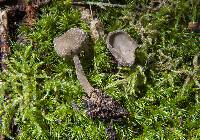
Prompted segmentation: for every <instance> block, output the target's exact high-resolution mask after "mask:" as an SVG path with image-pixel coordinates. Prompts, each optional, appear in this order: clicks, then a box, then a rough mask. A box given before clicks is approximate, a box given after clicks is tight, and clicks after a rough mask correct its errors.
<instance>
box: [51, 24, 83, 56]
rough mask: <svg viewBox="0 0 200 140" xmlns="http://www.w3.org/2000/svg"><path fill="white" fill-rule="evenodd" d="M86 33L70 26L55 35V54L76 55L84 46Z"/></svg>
mask: <svg viewBox="0 0 200 140" xmlns="http://www.w3.org/2000/svg"><path fill="white" fill-rule="evenodd" d="M86 41H87V34H86V33H85V32H84V31H83V30H81V29H79V28H72V29H70V30H68V31H67V32H65V33H64V34H62V35H61V36H59V37H56V38H55V39H54V41H53V43H54V48H55V50H56V52H57V54H58V55H59V56H61V57H70V56H73V55H77V54H78V53H79V52H80V51H81V50H83V49H84V47H85V46H86V45H85V43H86Z"/></svg>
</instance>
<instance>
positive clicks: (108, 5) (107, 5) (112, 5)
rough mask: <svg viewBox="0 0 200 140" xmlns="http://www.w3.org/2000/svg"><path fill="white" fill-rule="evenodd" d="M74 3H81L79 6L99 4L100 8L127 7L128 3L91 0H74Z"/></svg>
mask: <svg viewBox="0 0 200 140" xmlns="http://www.w3.org/2000/svg"><path fill="white" fill-rule="evenodd" d="M72 4H73V5H79V6H85V5H89V6H98V7H100V8H103V9H105V7H120V8H126V7H127V6H126V5H120V4H111V3H103V2H90V1H81V2H79V1H78V2H77V1H73V2H72Z"/></svg>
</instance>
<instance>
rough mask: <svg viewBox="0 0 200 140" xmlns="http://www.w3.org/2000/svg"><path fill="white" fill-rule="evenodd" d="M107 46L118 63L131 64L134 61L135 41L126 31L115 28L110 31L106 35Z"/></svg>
mask: <svg viewBox="0 0 200 140" xmlns="http://www.w3.org/2000/svg"><path fill="white" fill-rule="evenodd" d="M106 42H107V48H108V49H109V50H110V52H111V53H112V55H113V56H114V58H115V59H116V60H117V61H118V64H119V65H122V66H131V65H133V64H134V62H135V49H136V48H137V47H138V45H137V43H136V42H135V41H134V40H133V39H132V38H131V37H130V36H129V35H128V33H126V32H124V31H122V30H117V31H114V32H110V33H109V34H108V37H107V40H106Z"/></svg>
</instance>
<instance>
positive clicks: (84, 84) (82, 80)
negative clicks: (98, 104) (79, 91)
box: [73, 55, 94, 96]
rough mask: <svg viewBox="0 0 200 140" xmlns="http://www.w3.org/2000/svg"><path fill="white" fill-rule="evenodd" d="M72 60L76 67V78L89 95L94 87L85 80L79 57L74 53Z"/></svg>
mask: <svg viewBox="0 0 200 140" xmlns="http://www.w3.org/2000/svg"><path fill="white" fill-rule="evenodd" d="M73 61H74V64H75V68H76V75H77V78H78V80H79V82H80V84H81V86H82V88H83V89H84V91H85V92H86V93H87V95H88V96H90V95H91V93H92V92H93V91H94V88H93V87H92V86H91V85H90V83H89V81H88V80H87V78H86V76H85V73H84V71H83V68H82V65H81V61H80V59H79V57H78V56H77V55H74V57H73Z"/></svg>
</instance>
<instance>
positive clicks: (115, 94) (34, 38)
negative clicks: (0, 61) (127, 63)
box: [0, 0, 200, 140]
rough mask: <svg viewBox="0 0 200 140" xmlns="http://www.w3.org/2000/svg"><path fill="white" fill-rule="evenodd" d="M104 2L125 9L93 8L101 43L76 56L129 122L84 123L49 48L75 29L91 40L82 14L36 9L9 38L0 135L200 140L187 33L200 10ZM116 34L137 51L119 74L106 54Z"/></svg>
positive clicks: (54, 5) (61, 0) (73, 80)
mask: <svg viewBox="0 0 200 140" xmlns="http://www.w3.org/2000/svg"><path fill="white" fill-rule="evenodd" d="M97 1H98V0H96V1H95V0H93V2H97ZM98 2H105V3H107V1H106V0H105V1H103V0H101V1H100V0H99V1H98ZM110 2H111V3H117V4H120V5H126V7H112V6H105V7H102V6H99V5H96V6H91V9H93V12H92V13H93V16H94V17H97V18H98V19H99V20H100V21H101V23H102V24H103V29H104V33H105V35H104V37H102V38H99V39H96V40H93V39H91V40H90V43H89V46H90V47H91V48H92V49H91V50H92V51H90V52H88V53H89V54H86V53H83V54H81V61H82V65H83V68H84V71H85V73H86V76H87V78H88V79H89V81H90V83H91V85H92V86H94V87H96V88H98V89H101V90H102V91H105V92H106V93H107V94H108V95H110V96H111V97H112V98H114V99H115V100H117V101H119V102H120V103H121V104H122V105H123V107H124V108H126V109H127V110H128V112H129V113H130V116H129V117H128V118H127V119H126V120H124V121H123V122H120V121H114V122H113V124H112V126H110V125H111V124H110V123H109V122H106V121H102V120H99V119H95V120H94V119H91V118H90V117H88V116H87V114H86V109H85V108H86V107H85V104H84V101H83V96H84V95H85V93H84V91H83V89H82V88H81V85H80V83H79V81H78V80H77V77H76V73H75V68H74V64H73V63H72V62H71V61H70V60H64V59H63V58H61V57H59V56H58V55H57V54H56V52H55V50H54V44H53V40H54V38H55V37H57V36H60V35H61V34H63V33H64V32H66V31H67V30H69V29H70V28H74V27H78V28H81V29H83V30H84V31H85V32H87V33H88V34H90V32H91V31H90V26H89V24H88V23H87V22H85V21H84V20H82V19H81V8H78V7H77V6H74V5H72V3H71V2H70V0H55V1H53V2H51V3H49V4H48V5H46V6H43V7H42V8H41V9H40V11H39V12H38V18H37V20H36V22H35V23H34V25H32V26H31V27H30V26H28V25H26V24H24V23H20V24H19V25H18V24H17V25H15V27H17V28H16V29H15V31H14V33H11V36H10V40H9V44H10V49H11V52H10V54H9V57H8V60H7V61H6V63H7V66H8V68H7V71H6V72H1V73H0V79H1V85H0V104H1V106H0V134H2V135H4V136H5V137H7V138H10V139H38V140H43V139H44V140H45V139H77V140H78V139H80V140H89V139H91V140H96V139H99V140H100V139H123V140H126V139H127V140H130V139H138V140H141V139H157V140H160V139H170V140H171V139H192V140H199V139H200V115H199V114H200V34H199V33H197V31H191V30H190V29H189V28H188V24H189V22H200V11H199V10H200V2H199V1H198V0H196V1H195V0H160V1H157V2H151V1H150V0H137V1H134V0H110ZM83 7H84V6H83ZM86 8H90V6H87V7H86ZM91 9H90V10H91ZM199 28H200V26H199ZM119 29H120V30H124V31H126V32H127V33H128V34H129V35H130V36H131V37H132V38H133V39H134V40H135V41H136V42H137V44H138V46H139V47H138V48H137V49H136V54H135V55H136V59H135V63H134V64H133V65H132V66H131V67H121V66H118V64H117V62H116V61H115V59H114V58H113V56H112V54H111V53H110V51H109V50H108V49H107V47H106V41H105V40H106V35H107V34H108V33H109V32H111V31H115V30H119ZM199 30H200V29H199ZM12 35H13V36H12ZM109 127H113V128H112V129H110V130H112V131H116V132H115V133H112V134H113V135H109V132H108V129H109Z"/></svg>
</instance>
